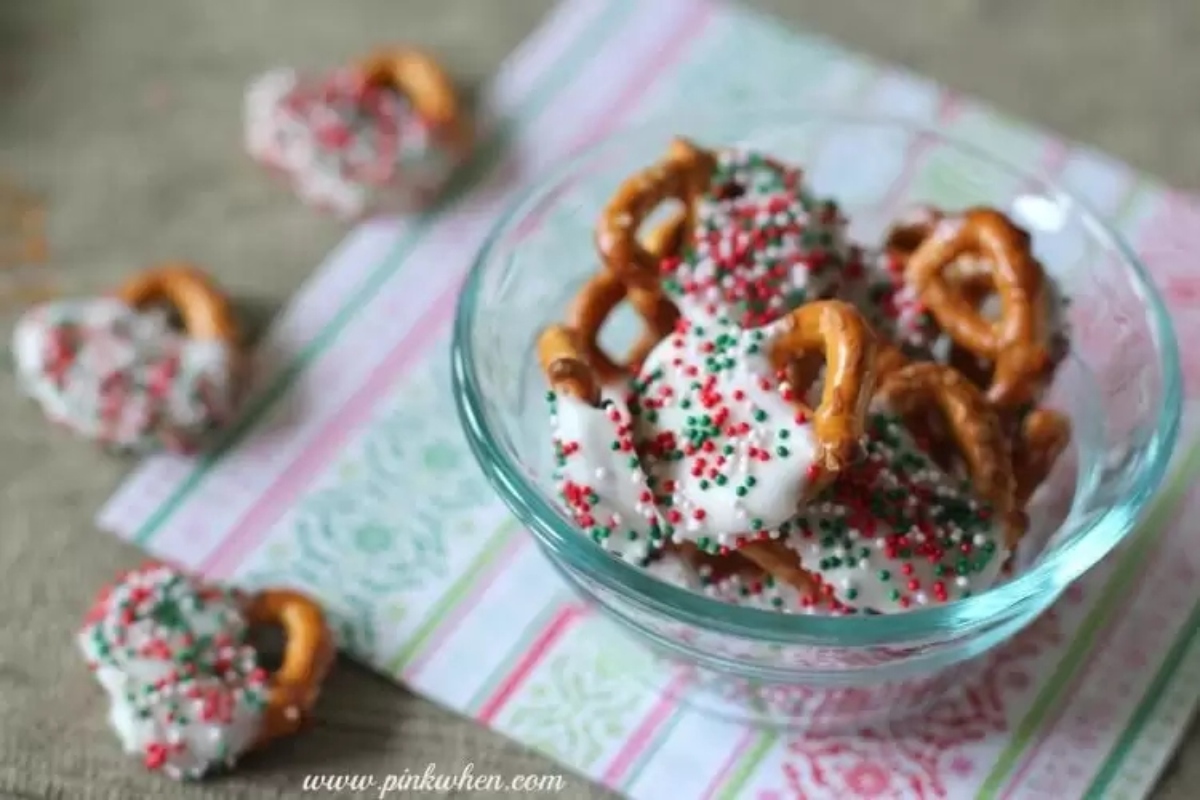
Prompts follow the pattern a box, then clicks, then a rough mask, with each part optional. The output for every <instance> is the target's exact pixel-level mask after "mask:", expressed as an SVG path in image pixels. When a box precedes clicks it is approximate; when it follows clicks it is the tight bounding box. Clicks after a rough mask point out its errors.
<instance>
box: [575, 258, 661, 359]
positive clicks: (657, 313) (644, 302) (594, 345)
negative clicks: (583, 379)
mask: <svg viewBox="0 0 1200 800" xmlns="http://www.w3.org/2000/svg"><path fill="white" fill-rule="evenodd" d="M622 300H628V301H629V304H630V305H631V306H632V307H633V309H634V311H636V312H637V315H638V316H639V317H640V318H641V320H642V323H643V330H642V332H641V334H640V336H639V337H638V339H637V341H636V342H635V343H634V344H633V346H632V347H631V348H630V351H629V353H628V354H626V356H625V359H624V361H623V362H622V361H617V360H616V359H614V358H613V357H612V356H610V355H608V353H606V352H605V351H604V349H603V348H602V347H601V346H600V341H599V339H600V331H601V329H602V328H603V327H604V323H605V322H606V321H607V320H608V315H609V314H611V313H612V312H613V310H614V309H615V308H616V307H617V306H618V305H619V304H620V303H621V301H622ZM678 319H679V310H678V309H677V308H676V307H675V305H674V304H673V303H672V302H671V301H670V300H669V299H667V297H666V296H665V295H663V294H662V293H661V292H659V291H655V290H650V289H640V288H631V287H628V286H626V284H625V282H624V281H623V280H622V279H621V278H620V277H619V276H617V275H615V274H613V273H611V272H608V271H607V270H605V271H601V272H599V273H597V274H596V275H594V276H593V277H592V278H591V279H590V280H589V281H588V282H587V283H586V284H584V287H583V289H582V290H581V291H580V293H579V294H578V295H577V296H576V297H575V300H574V302H573V303H572V304H571V309H570V311H568V313H567V321H568V325H569V326H570V327H571V328H572V329H573V330H574V331H575V332H576V336H577V341H576V344H577V346H578V347H579V348H580V350H581V352H582V354H583V358H584V360H586V361H587V363H588V364H589V365H591V367H592V368H593V369H594V370H595V371H596V376H597V378H598V379H599V380H600V382H601V383H609V382H611V381H615V380H618V379H620V378H621V377H622V376H626V375H631V374H633V373H634V372H636V371H637V367H638V365H639V364H640V363H641V362H642V361H643V360H644V359H645V358H646V356H647V355H649V353H650V351H651V350H653V349H654V347H655V345H657V344H658V343H659V342H660V341H662V340H663V338H664V337H666V336H667V335H668V334H670V333H671V331H672V330H674V329H675V323H676V321H678Z"/></svg>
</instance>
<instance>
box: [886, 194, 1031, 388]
mask: <svg viewBox="0 0 1200 800" xmlns="http://www.w3.org/2000/svg"><path fill="white" fill-rule="evenodd" d="M917 230H919V228H916V229H914V230H913V231H909V232H903V231H902V232H901V233H902V234H903V235H902V236H901V237H900V243H901V246H902V247H907V246H911V245H912V244H913V241H912V239H911V237H910V235H911V233H913V232H915V231H917ZM893 236H894V237H895V236H896V234H895V233H894V234H893ZM894 241H895V238H894ZM964 260H966V263H969V264H970V265H971V268H969V269H968V268H964V267H963V266H962V263H963V262H964ZM905 278H906V280H907V282H908V283H909V284H911V285H912V286H913V287H914V289H915V290H916V292H917V294H918V296H919V297H920V299H921V301H922V303H923V304H924V305H925V307H926V308H927V309H928V310H929V312H930V313H931V314H933V316H934V318H935V319H936V320H937V323H938V325H939V327H940V328H941V329H942V330H943V331H944V332H945V333H946V335H947V336H948V337H949V338H950V339H951V340H952V341H953V342H954V343H955V344H957V345H959V346H960V347H962V348H964V349H966V350H968V351H970V352H971V353H972V354H974V355H975V357H976V358H978V359H982V360H985V361H987V362H989V363H991V364H993V365H994V371H993V374H992V378H991V383H990V386H988V389H987V394H988V399H989V400H990V401H991V402H992V403H993V404H995V405H997V406H999V407H1002V408H1016V407H1019V406H1021V405H1025V404H1028V403H1030V402H1033V401H1035V400H1036V399H1037V395H1038V393H1039V391H1040V390H1041V388H1042V387H1043V385H1044V383H1045V381H1046V379H1047V377H1048V376H1049V373H1050V371H1051V370H1052V368H1053V358H1052V352H1051V346H1050V345H1051V336H1052V332H1051V330H1050V322H1049V317H1050V308H1049V299H1050V298H1049V296H1048V287H1047V286H1046V278H1045V274H1044V272H1043V270H1042V267H1041V265H1040V264H1039V263H1038V262H1037V260H1036V259H1035V258H1034V257H1033V253H1032V250H1031V245H1030V239H1029V235H1028V234H1027V233H1026V232H1025V231H1023V230H1021V229H1020V228H1018V227H1017V226H1016V225H1014V224H1013V223H1012V222H1011V221H1010V220H1009V219H1008V218H1007V217H1005V216H1004V215H1003V214H1001V213H1000V212H999V211H996V210H994V209H989V208H974V209H970V210H968V211H966V212H965V213H963V214H962V215H960V216H957V217H946V218H943V219H941V220H939V221H937V222H936V224H934V225H933V228H932V230H931V231H930V233H929V235H927V236H925V237H924V238H923V239H922V240H921V241H920V242H919V243H918V244H916V246H915V248H913V249H912V251H911V255H909V257H908V263H907V265H906V267H905ZM988 289H990V290H991V292H994V294H995V295H996V297H997V298H998V299H999V311H1000V313H999V316H998V318H996V319H989V318H987V317H985V316H984V315H983V314H982V313H981V309H980V307H979V306H980V305H981V298H982V296H983V295H984V294H985V293H987V290H988Z"/></svg>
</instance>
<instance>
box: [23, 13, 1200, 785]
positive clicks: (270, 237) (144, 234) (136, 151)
mask: <svg viewBox="0 0 1200 800" xmlns="http://www.w3.org/2000/svg"><path fill="white" fill-rule="evenodd" d="M551 2H552V0H503V2H498V1H497V0H453V1H451V0H403V2H396V0H370V1H369V2H368V1H366V0H353V1H351V0H344V2H338V3H331V2H328V1H327V0H204V2H181V1H180V0H174V1H172V2H165V1H164V0H104V1H103V2H88V0H36V2H35V1H33V0H25V2H22V1H21V0H8V2H5V3H2V4H0V176H4V177H6V178H8V179H10V180H17V181H19V182H21V183H23V184H25V185H27V186H29V187H30V188H32V189H35V190H37V191H40V192H43V193H44V194H45V195H46V198H47V200H48V202H49V208H50V236H51V244H52V248H53V264H52V268H51V269H52V272H53V275H54V277H55V278H56V279H57V280H58V281H59V282H60V283H61V285H62V287H63V288H64V289H65V290H67V291H69V292H72V293H75V292H79V293H87V292H94V291H100V290H103V289H106V288H108V287H109V286H110V285H112V283H113V282H114V281H115V280H117V279H118V278H119V277H120V276H122V275H124V274H125V273H126V272H127V271H128V270H130V269H132V268H135V267H138V266H140V265H143V264H146V263H148V262H150V261H153V260H156V259H160V258H167V257H186V258H190V259H194V260H196V261H198V262H200V263H202V264H205V265H207V266H208V267H209V268H211V269H212V270H213V271H214V272H215V273H217V274H218V276H219V277H220V278H221V279H222V280H223V281H224V282H225V283H226V284H227V285H228V286H229V287H230V288H231V289H232V290H234V291H235V292H236V293H237V294H238V295H239V297H240V298H242V299H244V300H245V301H246V303H247V306H248V308H250V309H251V310H253V311H254V312H255V316H256V318H258V319H260V320H261V319H264V318H265V317H266V316H268V315H269V314H270V313H271V312H272V311H273V310H274V309H276V308H278V307H279V306H280V304H282V303H283V302H285V301H286V299H287V297H288V296H289V294H291V292H292V291H293V290H294V289H295V288H296V287H297V286H298V285H299V284H300V283H301V281H303V279H304V278H305V276H306V275H307V274H308V272H309V270H311V269H312V267H313V266H314V265H315V264H316V263H318V261H319V260H320V258H321V257H322V256H323V255H324V254H325V253H326V252H327V251H328V250H329V249H330V248H331V247H332V246H333V245H334V244H335V243H336V242H337V241H338V239H339V238H340V237H341V236H342V235H343V233H344V232H345V229H344V227H343V226H341V225H339V224H338V223H336V222H334V221H332V220H330V219H326V218H321V217H318V216H315V215H314V214H312V213H311V212H309V211H308V210H306V209H305V208H303V207H301V206H300V205H299V204H298V203H296V202H295V201H294V200H293V199H292V198H291V197H289V196H288V195H287V194H286V193H285V192H284V191H282V190H281V189H280V188H279V187H278V186H277V185H276V184H273V183H271V182H269V181H266V180H264V179H263V176H262V174H261V173H259V172H258V171H257V170H256V169H254V168H252V167H251V166H250V165H249V164H248V163H247V160H246V158H245V156H244V155H243V152H242V150H241V148H240V144H239V137H240V129H239V125H240V119H239V114H240V108H241V106H240V96H241V91H242V88H243V85H244V82H245V81H246V79H247V77H248V76H250V75H252V74H253V73H255V72H257V71H259V70H261V69H264V68H266V67H269V66H275V65H280V64H292V65H297V66H300V67H304V66H310V67H314V68H320V67H322V66H326V65H328V64H331V63H337V62H339V61H341V60H344V59H346V58H348V57H350V56H352V55H354V54H356V53H358V52H360V51H362V50H363V49H364V48H365V47H367V46H369V45H370V44H373V43H377V42H381V41H387V40H396V39H405V40H411V41H416V42H421V43H423V44H425V45H428V46H430V47H433V48H435V49H436V50H437V51H439V52H440V53H442V54H444V56H445V57H446V59H447V60H448V62H449V64H450V65H451V67H452V69H453V70H454V72H456V73H457V74H458V75H460V76H461V77H462V78H463V80H464V81H466V82H468V83H479V82H481V81H483V80H486V78H487V76H488V74H489V72H490V71H491V70H492V69H493V68H494V67H495V65H496V64H497V63H499V61H500V60H501V59H502V58H503V56H504V55H505V54H506V53H507V52H508V51H509V50H511V49H512V48H513V47H514V46H515V45H516V44H517V43H518V42H519V41H520V40H521V38H522V37H523V36H525V35H526V33H528V32H529V31H530V30H531V29H532V28H533V27H534V26H535V25H536V24H537V21H538V19H539V17H540V16H541V15H542V14H543V13H544V12H545V11H546V9H547V8H548V7H549V6H550V5H551ZM751 4H752V5H754V6H758V7H762V8H765V9H768V10H771V11H773V12H775V13H776V14H778V15H779V17H780V18H781V19H783V20H786V21H788V22H791V23H794V24H797V25H801V26H804V27H807V28H810V29H812V30H815V31H820V32H824V33H827V34H830V35H832V36H834V37H836V38H839V39H841V40H842V41H843V42H845V43H847V44H849V45H851V46H854V47H857V48H858V49H861V50H863V51H865V52H868V53H870V54H873V55H876V56H880V57H883V58H885V59H889V60H892V61H895V62H898V63H901V64H904V65H906V66H908V67H910V68H913V69H915V70H917V71H919V72H922V73H925V74H927V75H929V76H931V77H933V78H936V79H938V80H940V81H942V82H944V83H946V84H948V85H950V86H952V87H954V88H956V89H960V90H963V91H966V92H969V93H971V94H975V95H977V96H978V97H980V98H982V99H984V100H986V101H989V102H991V103H993V104H995V105H996V106H998V107H1000V108H1001V109H1003V110H1005V111H1008V112H1011V113H1014V114H1016V115H1019V116H1022V117H1025V118H1027V119H1030V120H1032V121H1035V122H1037V123H1040V124H1043V125H1045V126H1047V127H1050V128H1053V129H1055V130H1057V131H1059V132H1061V133H1062V134H1064V135H1067V136H1069V137H1073V138H1076V139H1080V140H1083V141H1086V142H1088V143H1090V144H1093V145H1097V146H1099V147H1101V148H1104V149H1106V150H1108V151H1110V152H1112V153H1113V154H1115V155H1117V156H1119V157H1121V158H1123V159H1125V160H1127V161H1129V162H1131V163H1132V164H1133V165H1135V166H1136V167H1138V168H1141V169H1144V170H1146V171H1149V172H1151V173H1154V174H1156V175H1158V176H1160V177H1162V178H1164V179H1165V180H1167V181H1168V182H1169V183H1172V184H1175V185H1177V186H1180V187H1183V188H1191V189H1200V136H1198V135H1197V132H1200V100H1197V95H1196V88H1197V87H1200V49H1198V48H1197V47H1196V43H1197V42H1200V4H1196V3H1194V2H1192V0H1176V2H1165V1H1164V2H1150V1H1149V0H1141V1H1140V2H1139V1H1138V0H1128V2H1116V1H1115V0H1056V2H1054V3H1046V2H1037V0H1007V1H1006V2H994V1H993V2H989V0H953V1H952V2H948V1H947V0H909V2H905V3H897V2H890V3H881V2H877V1H876V0H837V2H833V0H825V1H824V2H822V0H756V1H755V2H752V3H751ZM4 321H5V324H6V325H7V323H8V322H10V321H11V315H6V316H5V319H4ZM128 467H129V464H128V463H123V462H121V461H119V460H114V459H111V458H108V457H104V456H101V455H100V454H98V453H97V452H95V451H94V450H93V449H91V448H90V447H88V446H87V445H85V444H82V443H80V442H76V441H73V440H71V439H69V438H68V437H66V436H64V435H63V434H61V433H59V432H57V431H54V430H52V429H51V428H50V427H49V426H47V425H45V424H43V423H42V421H41V419H40V418H39V416H38V412H37V411H36V410H35V409H34V408H33V407H32V406H31V405H30V404H28V403H27V402H25V401H23V400H22V399H21V398H20V397H19V396H18V395H17V393H16V392H15V390H14V387H13V385H12V380H11V375H10V371H9V370H2V371H0V487H2V492H3V500H2V501H0V503H2V504H0V509H2V513H3V517H2V521H3V525H2V527H0V567H2V569H3V572H2V573H0V574H2V576H3V577H2V578H0V796H3V797H20V798H50V797H64V798H71V800H89V799H91V798H95V799H97V800H99V799H100V798H104V799H105V800H109V799H112V800H118V799H119V800H126V799H127V798H142V797H161V798H176V797H177V798H221V799H222V800H233V798H243V797H244V798H269V797H286V798H290V797H300V796H302V795H304V796H313V795H311V794H307V795H305V793H304V792H303V791H302V782H303V778H304V776H305V775H306V774H307V773H310V772H315V771H320V772H334V771H341V772H348V773H371V774H375V775H379V776H382V775H385V774H388V773H395V774H399V773H402V772H403V770H405V769H408V770H411V771H413V772H421V771H423V770H424V769H425V768H426V765H427V764H430V763H433V762H435V763H436V764H437V765H438V769H439V770H440V771H443V772H449V773H456V772H458V771H461V769H462V768H463V767H464V766H465V765H467V764H468V763H471V764H473V765H474V769H475V772H476V774H481V773H500V774H502V775H515V774H519V773H550V772H556V771H558V770H557V769H556V767H555V766H554V765H553V764H551V763H550V762H548V761H546V760H544V759H543V758H541V757H539V756H535V755H532V754H530V753H527V752H525V751H524V750H523V749H522V748H521V747H519V746H517V745H514V744H511V743H509V742H507V741H505V740H503V739H502V738H500V737H498V736H496V735H494V734H492V733H489V732H486V731H484V730H483V729H481V728H479V727H477V726H476V725H474V724H472V723H470V722H466V721H463V720H462V719H460V718H457V717H455V716H453V715H451V714H449V713H447V712H444V711H442V710H440V709H438V708H435V707H434V706H432V705H430V704H428V703H426V702H425V701H423V700H420V699H418V698H415V697H413V696H411V695H409V694H408V693H406V692H405V691H403V690H401V689H399V688H396V687H395V686H392V685H390V684H388V683H386V682H384V681H383V680H381V679H378V678H375V677H373V676H371V675H369V674H367V673H366V672H365V671H363V670H361V669H358V668H355V667H354V666H352V665H349V664H345V665H342V668H340V669H339V670H338V671H337V673H336V675H335V677H334V678H333V679H332V681H331V683H330V686H329V689H328V691H327V693H326V701H325V702H324V703H323V704H322V705H321V707H320V714H319V716H320V719H319V723H318V724H317V726H316V728H315V729H314V730H313V731H312V732H311V733H309V734H307V735H305V736H303V737H300V738H297V739H295V740H293V741H290V742H287V743H283V744H281V745H280V746H278V747H275V748H274V749H272V750H271V751H269V752H267V753H265V754H263V755H261V756H260V757H256V758H254V759H251V760H249V761H247V762H246V763H245V764H244V766H243V767H242V768H241V769H240V770H239V771H238V772H237V773H235V774H234V775H232V776H229V777H227V778H222V779H220V780H217V781H213V782H211V783H208V784H205V785H204V786H201V787H181V786H175V785H173V784H170V783H168V782H165V781H163V780H161V779H158V778H155V777H153V776H149V775H146V774H144V773H143V772H142V771H141V770H139V769H138V768H137V767H136V766H135V765H134V764H132V763H130V761H129V760H128V759H127V758H125V757H124V756H122V755H121V754H120V753H119V752H118V749H117V747H116V744H115V740H114V739H113V738H112V737H111V736H109V735H108V733H107V731H106V729H105V722H104V719H103V715H104V704H103V699H102V697H101V696H100V694H99V692H98V691H97V689H96V687H95V686H94V685H93V684H92V682H91V681H90V680H89V679H88V677H87V675H86V673H85V672H84V670H83V667H82V665H81V664H80V662H79V660H78V658H77V656H76V653H75V650H74V648H73V646H72V641H71V636H72V633H73V631H74V629H75V627H76V625H77V624H78V621H79V617H80V614H81V612H82V611H83V609H84V608H85V606H86V605H87V603H88V601H89V600H90V599H91V597H92V595H93V593H94V592H95V591H96V590H97V589H98V588H99V587H100V586H101V585H102V584H103V583H104V582H105V581H106V580H108V579H109V578H110V577H111V576H112V575H113V574H114V573H116V572H118V571H119V570H121V569H122V568H125V567H128V566H130V565H131V564H133V563H136V561H137V559H138V558H139V555H138V553H136V552H135V551H134V550H133V548H131V547H128V546H126V545H123V544H121V543H118V542H117V541H116V540H115V539H113V538H111V537H109V536H106V535H103V534H100V533H98V532H97V531H96V530H95V529H94V527H93V526H92V524H91V519H92V515H93V513H94V511H95V509H96V508H97V507H98V506H99V505H100V503H101V502H102V501H103V500H104V499H105V498H106V497H107V496H108V495H109V493H110V492H111V491H112V490H113V488H114V487H115V486H116V485H117V483H118V482H119V481H120V479H121V476H122V475H123V474H124V472H125V471H126V470H127V469H128ZM1198 778H1200V733H1197V732H1195V731H1193V734H1192V735H1191V736H1190V737H1189V740H1188V741H1187V743H1186V745H1185V746H1184V748H1183V750H1182V752H1181V753H1180V755H1179V757H1178V758H1177V759H1176V762H1175V764H1174V765H1173V767H1172V769H1171V770H1170V772H1169V774H1168V776H1167V778H1166V779H1165V781H1164V784H1163V786H1162V788H1161V790H1160V792H1159V796H1161V797H1168V798H1174V797H1178V798H1183V797H1193V796H1194V795H1195V790H1194V789H1190V790H1189V789H1185V788H1184V787H1185V786H1187V785H1189V784H1192V785H1194V784H1195V781H1196V780H1197V779H1198ZM565 794H566V796H570V797H601V796H608V793H607V792H604V791H602V790H599V789H596V788H594V787H591V786H589V785H587V784H586V783H585V782H584V781H582V780H580V779H577V778H568V788H567V791H566V793H565ZM325 796H331V795H328V794H327V795H325ZM347 796H355V795H347ZM471 796H473V797H479V796H481V795H479V794H474V795H471Z"/></svg>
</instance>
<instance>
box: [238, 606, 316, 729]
mask: <svg viewBox="0 0 1200 800" xmlns="http://www.w3.org/2000/svg"><path fill="white" fill-rule="evenodd" d="M246 617H247V619H248V620H249V622H250V624H251V625H278V626H279V627H281V628H282V629H283V632H284V636H285V637H286V640H287V643H286V645H285V646H284V656H283V663H282V664H281V665H280V667H279V669H278V670H276V671H275V673H274V674H273V675H271V678H270V695H269V698H268V700H267V707H266V709H264V713H263V720H262V728H261V730H260V732H259V737H258V743H259V744H266V743H267V742H269V741H271V740H273V739H278V738H281V737H284V736H289V735H291V734H293V733H296V732H297V731H299V730H300V729H301V728H302V727H303V725H304V724H305V723H306V722H307V720H308V719H309V715H310V714H311V712H312V708H313V705H314V704H315V703H316V701H317V696H318V695H319V694H320V691H321V684H322V683H323V682H324V680H325V677H326V675H328V674H329V669H330V667H331V666H333V660H334V656H335V655H336V653H337V651H336V648H335V647H334V644H333V637H332V636H331V635H330V633H329V628H328V627H327V626H326V624H325V615H324V614H323V613H322V612H321V608H320V606H318V605H317V604H316V603H314V602H313V601H312V600H310V599H309V598H307V597H305V596H304V595H302V594H299V593H298V592H293V591H290V590H286V589H271V590H267V591H263V592H259V593H258V594H255V595H253V596H252V597H251V598H250V599H249V602H248V603H247V606H246Z"/></svg>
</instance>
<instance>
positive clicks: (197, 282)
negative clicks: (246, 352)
mask: <svg viewBox="0 0 1200 800" xmlns="http://www.w3.org/2000/svg"><path fill="white" fill-rule="evenodd" d="M117 297H118V298H120V299H121V300H122V301H124V302H125V303H127V304H128V305H129V306H130V307H132V308H135V309H139V310H142V309H146V308H149V307H151V306H153V305H155V304H156V303H160V302H165V303H168V304H169V305H170V306H171V308H172V309H173V310H175V311H176V312H177V313H178V314H179V317H180V320H181V322H182V323H183V328H184V331H185V332H186V333H187V335H188V336H189V337H190V338H192V339H202V340H209V341H217V342H223V343H225V344H229V345H233V346H236V345H237V344H238V343H239V342H238V340H239V331H238V324H237V318H236V317H235V315H234V313H233V307H232V305H231V304H230V302H229V299H228V298H227V297H226V296H225V295H224V294H223V293H222V292H221V291H220V289H218V288H217V287H216V286H215V285H214V284H213V283H212V281H211V280H210V279H209V278H208V277H207V276H206V275H205V274H204V273H203V272H201V271H200V270H199V269H197V268H196V267H193V266H191V265H190V264H183V263H169V264H163V265H161V266H158V267H154V268H153V269H149V270H146V271H144V272H141V273H139V274H137V275H135V276H134V277H132V278H130V279H129V280H128V281H126V282H125V284H124V285H123V286H122V287H121V288H120V289H119V290H118V291H117Z"/></svg>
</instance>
